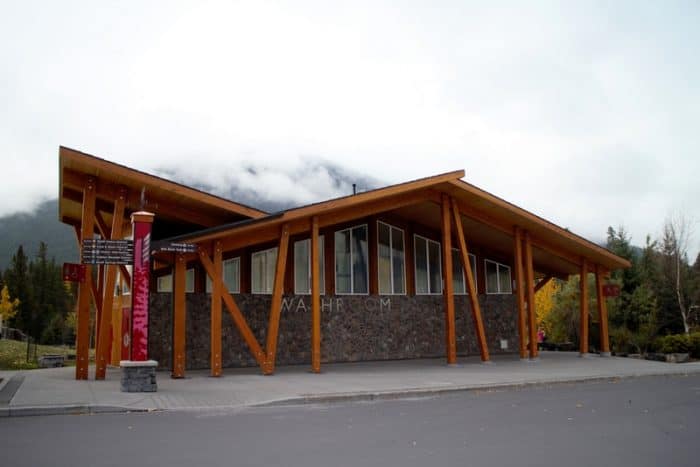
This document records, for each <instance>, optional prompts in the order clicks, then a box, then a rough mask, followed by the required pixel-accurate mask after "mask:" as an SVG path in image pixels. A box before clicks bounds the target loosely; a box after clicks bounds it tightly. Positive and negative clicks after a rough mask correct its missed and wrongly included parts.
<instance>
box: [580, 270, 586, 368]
mask: <svg viewBox="0 0 700 467" xmlns="http://www.w3.org/2000/svg"><path fill="white" fill-rule="evenodd" d="M580 286H581V301H580V303H581V331H580V333H579V338H580V341H581V342H580V345H579V347H580V351H581V356H582V357H583V356H585V355H586V354H587V353H588V261H587V260H586V258H582V259H581V280H580Z"/></svg>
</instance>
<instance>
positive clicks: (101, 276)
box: [92, 237, 106, 379]
mask: <svg viewBox="0 0 700 467" xmlns="http://www.w3.org/2000/svg"><path fill="white" fill-rule="evenodd" d="M103 238H106V237H103ZM104 282H105V265H104V264H100V265H98V266H97V286H95V283H94V282H93V284H92V288H93V294H92V296H93V302H94V304H95V323H94V326H95V329H94V330H93V333H94V334H95V360H97V349H98V348H99V347H100V323H101V322H102V304H103V303H104ZM95 379H98V377H97V373H95Z"/></svg>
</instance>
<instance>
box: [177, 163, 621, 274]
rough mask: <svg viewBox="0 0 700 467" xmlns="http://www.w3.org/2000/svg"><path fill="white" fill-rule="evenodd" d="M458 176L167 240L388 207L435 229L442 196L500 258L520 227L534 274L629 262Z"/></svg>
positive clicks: (232, 240) (473, 236)
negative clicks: (529, 245)
mask: <svg viewBox="0 0 700 467" xmlns="http://www.w3.org/2000/svg"><path fill="white" fill-rule="evenodd" d="M462 177H464V171H462V170H460V171H455V172H448V173H445V174H441V175H436V176H434V177H428V178H423V179H419V180H414V181H411V182H407V183H402V184H398V185H392V186H389V187H385V188H380V189H377V190H372V191H367V192H363V193H360V194H357V195H352V196H346V197H342V198H337V199H332V200H329V201H324V202H321V203H316V204H312V205H309V206H303V207H300V208H295V209H290V210H287V211H283V212H281V213H276V214H274V215H270V216H268V217H263V218H258V219H256V220H254V221H243V222H236V223H232V224H229V225H221V226H217V227H214V228H212V229H206V230H202V231H199V232H193V233H190V234H186V235H181V236H178V237H177V238H173V240H178V241H188V242H192V243H198V244H205V243H207V242H211V241H214V240H219V241H221V242H222V245H223V247H224V248H226V249H233V248H239V247H244V246H248V245H254V244H256V243H262V242H265V241H271V240H274V239H276V238H279V235H280V229H281V226H282V225H285V224H286V225H288V226H289V228H290V232H291V234H297V233H302V232H308V231H309V229H310V225H311V224H310V221H311V218H313V217H316V218H317V219H318V222H319V225H320V227H324V226H330V225H334V224H339V223H342V222H349V221H352V220H353V219H360V218H364V217H367V216H370V215H374V214H379V213H382V212H387V211H395V212H397V213H398V214H400V215H401V216H403V217H406V218H409V219H412V220H415V221H416V222H419V223H421V224H423V225H426V226H428V227H431V228H433V229H435V230H439V229H440V226H441V209H440V204H441V203H442V200H443V198H444V197H445V196H446V197H448V198H451V199H454V200H455V202H456V203H457V205H458V207H459V211H460V213H461V214H462V223H463V228H464V231H465V235H466V237H467V242H470V241H474V242H476V243H478V244H480V245H483V246H484V247H487V248H489V249H491V250H494V251H499V252H501V253H502V254H503V255H512V254H513V249H514V242H513V238H514V231H515V227H516V226H517V227H519V228H520V229H522V230H523V231H527V233H528V236H529V238H530V239H531V242H532V246H533V258H534V263H535V268H536V269H537V270H538V271H540V272H541V273H544V274H547V275H552V276H555V277H562V278H565V277H566V276H568V275H569V274H577V273H578V272H579V271H580V266H581V264H582V262H583V260H584V259H585V260H586V261H588V263H589V264H591V265H592V266H597V267H599V268H601V269H602V270H604V271H611V270H615V269H621V268H627V267H630V263H629V262H628V261H627V260H625V259H624V258H621V257H619V256H617V255H615V254H614V253H612V252H610V251H609V250H607V249H606V248H603V247H601V246H599V245H596V244H595V243H593V242H591V241H589V240H586V239H585V238H583V237H581V236H578V235H576V234H574V233H572V232H570V231H569V230H567V229H564V228H562V227H559V226H558V225H556V224H554V223H552V222H549V221H547V220H545V219H543V218H541V217H539V216H537V215H535V214H532V213H531V212H529V211H526V210H524V209H522V208H520V207H518V206H515V205H514V204H512V203H509V202H507V201H505V200H503V199H501V198H499V197H497V196H494V195H492V194H491V193H488V192H486V191H484V190H481V189H480V188H477V187H476V186H474V185H471V184H469V183H466V182H464V181H462V180H461V178H462ZM511 257H512V256H511Z"/></svg>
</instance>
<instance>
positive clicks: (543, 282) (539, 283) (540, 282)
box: [535, 276, 554, 293]
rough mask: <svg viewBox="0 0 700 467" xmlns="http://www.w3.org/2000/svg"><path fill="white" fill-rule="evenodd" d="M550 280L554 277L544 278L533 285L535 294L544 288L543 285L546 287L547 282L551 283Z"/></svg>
mask: <svg viewBox="0 0 700 467" xmlns="http://www.w3.org/2000/svg"><path fill="white" fill-rule="evenodd" d="M552 279H554V277H552V276H545V277H543V278H542V279H540V281H539V282H538V283H537V285H535V293H537V292H539V290H540V289H541V288H542V287H544V286H545V285H547V283H548V282H549V281H551V280H552Z"/></svg>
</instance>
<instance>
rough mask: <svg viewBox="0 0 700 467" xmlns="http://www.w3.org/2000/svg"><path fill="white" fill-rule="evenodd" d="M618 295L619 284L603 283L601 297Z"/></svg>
mask: <svg viewBox="0 0 700 467" xmlns="http://www.w3.org/2000/svg"><path fill="white" fill-rule="evenodd" d="M619 296H620V286H619V285H617V284H604V285H603V297H619Z"/></svg>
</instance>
